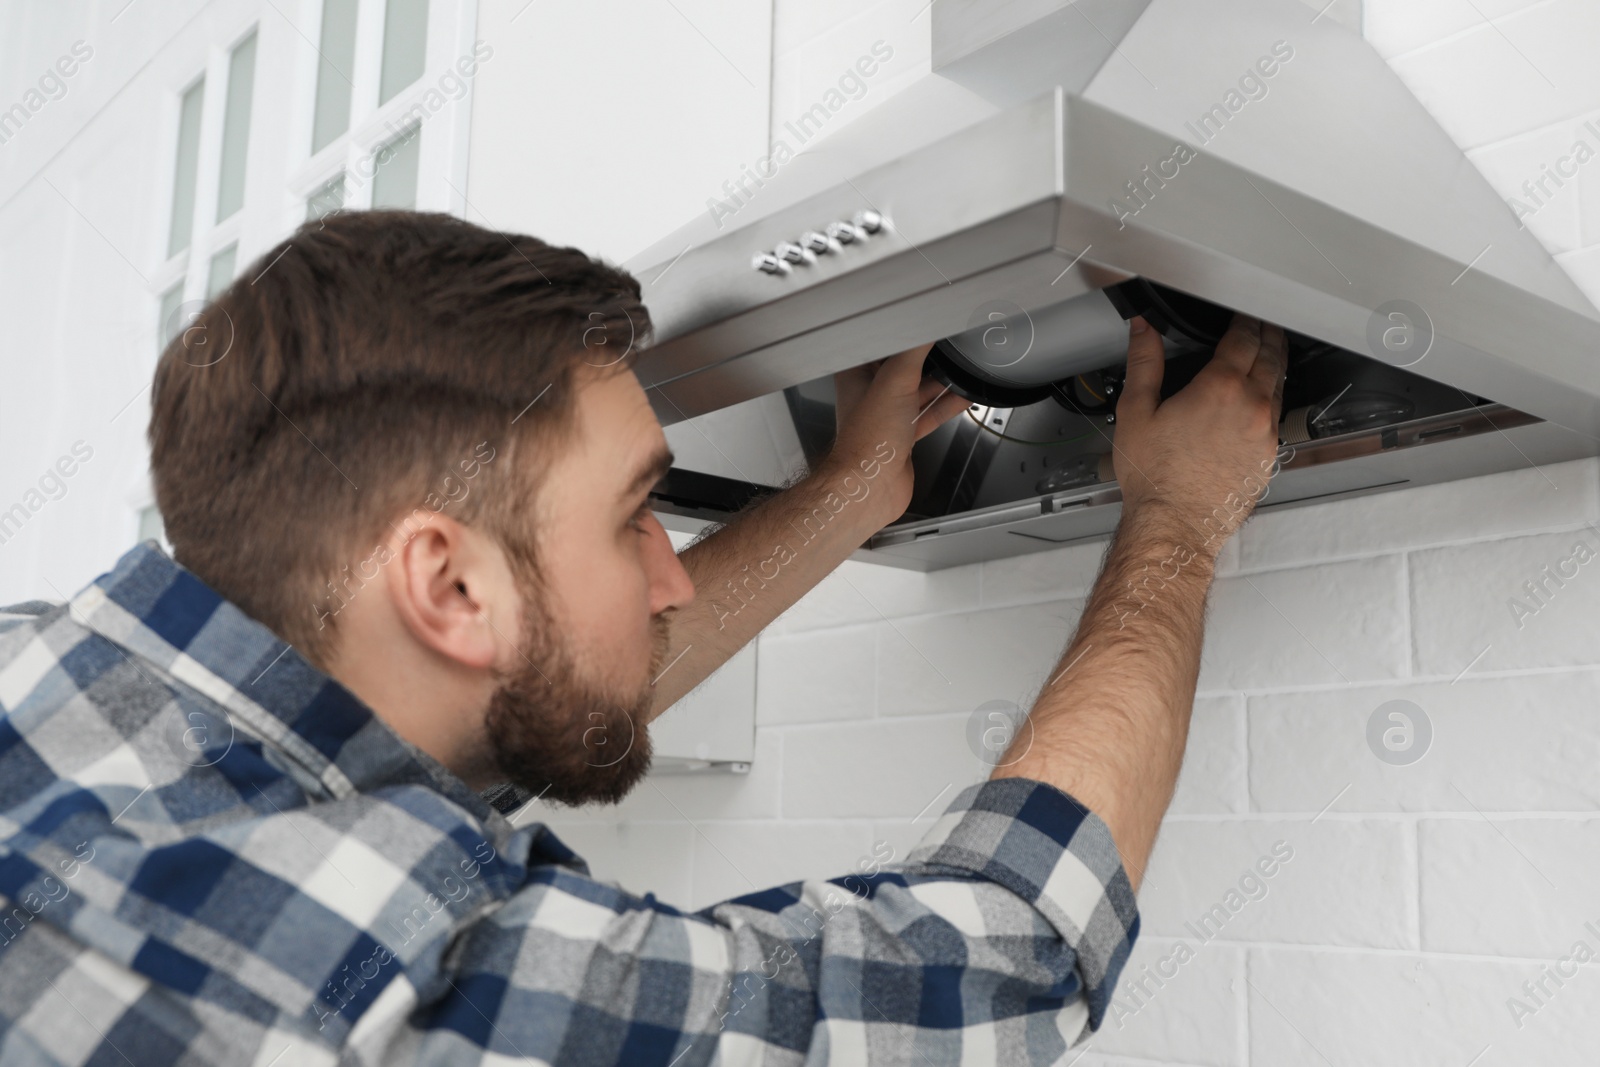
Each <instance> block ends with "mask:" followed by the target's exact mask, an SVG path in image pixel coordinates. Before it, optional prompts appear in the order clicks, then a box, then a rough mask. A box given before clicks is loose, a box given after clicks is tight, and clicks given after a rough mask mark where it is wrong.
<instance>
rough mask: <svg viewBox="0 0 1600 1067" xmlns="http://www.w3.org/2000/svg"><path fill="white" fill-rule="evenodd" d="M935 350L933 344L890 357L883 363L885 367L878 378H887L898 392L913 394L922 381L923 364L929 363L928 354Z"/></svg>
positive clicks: (880, 369) (879, 372) (880, 370)
mask: <svg viewBox="0 0 1600 1067" xmlns="http://www.w3.org/2000/svg"><path fill="white" fill-rule="evenodd" d="M932 350H933V343H932V342H929V343H928V344H925V345H918V346H917V347H916V348H908V349H906V350H905V351H904V352H901V353H898V354H897V355H893V356H890V357H889V358H887V359H885V360H883V361H882V363H883V366H882V367H880V368H879V370H878V377H880V378H882V377H885V376H887V378H888V384H890V385H892V386H894V387H895V388H896V389H897V390H904V391H905V392H908V393H909V392H911V391H912V390H913V389H915V388H916V387H917V383H918V382H920V381H922V364H923V363H924V362H926V361H927V358H928V353H929V352H930V351H932Z"/></svg>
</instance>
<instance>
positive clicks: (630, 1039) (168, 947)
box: [0, 542, 1138, 1067]
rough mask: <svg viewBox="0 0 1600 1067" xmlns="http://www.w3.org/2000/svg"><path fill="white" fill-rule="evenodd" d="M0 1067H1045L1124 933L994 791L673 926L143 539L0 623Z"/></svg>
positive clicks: (1083, 823)
mask: <svg viewBox="0 0 1600 1067" xmlns="http://www.w3.org/2000/svg"><path fill="white" fill-rule="evenodd" d="M0 711H3V713H4V716H3V718H0V1062H3V1063H7V1064H10V1063H27V1064H72V1065H79V1064H85V1065H86V1064H123V1063H127V1064H135V1065H140V1067H142V1065H145V1064H160V1065H162V1067H168V1065H172V1064H200V1063H206V1064H215V1063H226V1064H254V1065H256V1067H268V1065H277V1067H289V1065H299V1064H335V1063H338V1064H373V1065H378V1064H383V1065H392V1064H413V1063H426V1064H490V1063H496V1064H498V1063H509V1062H512V1061H513V1060H515V1061H517V1062H534V1063H550V1064H610V1063H624V1064H661V1065H663V1067H668V1065H671V1067H698V1065H701V1064H709V1063H721V1064H731V1063H760V1064H799V1063H802V1062H804V1063H807V1064H823V1063H836V1064H847V1063H848V1064H855V1063H874V1064H889V1063H894V1064H921V1065H926V1064H955V1063H962V1064H968V1063H1005V1064H1022V1063H1039V1064H1042V1063H1052V1062H1055V1061H1057V1060H1058V1059H1060V1058H1061V1057H1062V1055H1063V1053H1064V1052H1065V1050H1066V1049H1067V1048H1068V1047H1069V1046H1071V1045H1072V1044H1073V1043H1075V1042H1076V1041H1078V1040H1079V1038H1080V1037H1082V1036H1084V1035H1085V1034H1086V1033H1087V1032H1088V1030H1089V1029H1092V1028H1095V1027H1098V1026H1099V1024H1100V1019H1101V1016H1102V1013H1103V1012H1104V1011H1105V1009H1106V1005H1107V1000H1108V998H1109V996H1110V994H1111V991H1112V987H1113V985H1114V983H1115V981H1116V978H1117V975H1118V974H1119V972H1120V971H1121V969H1122V966H1123V964H1124V963H1125V962H1126V960H1127V957H1128V951H1129V949H1130V947H1131V945H1132V942H1133V939H1134V937H1135V936H1136V934H1137V930H1138V917H1137V913H1136V909H1135V905H1134V899H1133V894H1132V893H1131V891H1130V889H1129V884H1128V880H1127V876H1126V874H1125V872H1124V871H1123V868H1122V865H1121V862H1120V860H1119V857H1118V855H1117V851H1116V849H1115V847H1114V846H1113V844H1112V841H1111V837H1110V834H1109V833H1108V831H1107V830H1106V827H1105V824H1104V823H1102V822H1101V821H1100V820H1099V819H1098V818H1096V817H1095V816H1094V815H1092V814H1090V813H1088V812H1086V811H1084V810H1083V809H1082V808H1081V807H1080V806H1079V805H1077V803H1076V802H1074V801H1073V800H1071V799H1070V798H1068V797H1067V796H1066V795H1065V794H1063V793H1061V792H1060V791H1058V790H1056V789H1055V788H1053V787H1051V786H1048V785H1043V784H1040V783H1037V782H1030V781H1026V780H1022V779H1010V780H1001V781H992V782H987V783H983V784H980V785H974V786H971V787H969V788H968V789H966V790H965V791H963V792H962V793H961V794H960V796H959V797H958V798H957V799H956V800H955V802H954V803H953V804H952V805H951V807H950V809H949V810H948V811H947V812H946V813H945V814H944V815H943V816H942V817H941V818H940V819H939V821H938V823H937V824H936V825H935V826H934V827H933V828H932V830H931V831H930V832H929V833H928V835H927V837H926V838H925V839H924V840H923V841H922V843H921V844H920V845H919V846H918V847H917V848H916V849H915V850H914V851H913V852H912V853H911V855H910V856H909V857H908V858H907V861H906V862H904V863H900V864H893V865H890V866H887V867H884V868H883V869H881V870H879V871H877V872H875V873H871V874H856V875H847V876H844V877H840V878H833V879H829V880H826V881H809V882H797V883H794V884H792V885H786V886H782V887H780V888H776V889H769V890H766V891H764V892H760V893H753V894H750V895H748V896H744V897H740V898H738V899H737V900H731V901H728V902H726V903H722V904H717V905H714V906H712V907H709V908H706V909H704V910H703V911H699V912H694V913H686V912H682V911H678V910H676V909H674V908H672V907H669V906H668V905H666V904H663V903H661V902H660V901H658V900H656V899H655V898H654V897H653V896H650V895H646V896H644V897H638V896H634V895H632V894H630V893H628V892H625V891H623V890H622V889H620V888H618V887H616V886H613V885H610V884H607V883H604V882H600V881H597V880H596V879H594V878H591V877H590V876H589V873H588V869H587V868H586V867H585V865H584V863H583V861H582V860H580V859H579V858H578V857H577V856H575V855H574V854H573V853H572V852H571V851H569V850H568V849H567V848H566V847H565V846H563V845H562V844H561V842H560V841H558V840H556V838H555V837H554V835H552V834H551V833H550V831H549V830H548V829H546V828H545V827H544V826H542V825H540V824H537V823H535V824H531V825H528V826H524V827H520V828H516V827H513V826H512V825H511V824H510V823H509V822H508V821H507V820H506V818H505V816H504V815H503V814H502V813H501V812H500V811H498V810H496V809H495V807H494V806H492V805H490V804H489V803H488V802H487V801H486V800H485V799H484V797H482V796H480V795H479V794H477V793H475V792H473V791H472V790H471V789H469V788H468V787H467V786H466V785H465V784H464V783H463V782H462V781H461V780H460V779H458V778H456V777H455V776H454V775H453V774H451V773H450V772H449V771H447V770H446V769H444V767H442V766H441V765H440V764H439V763H437V762H436V761H434V760H433V759H431V758H429V757H428V756H427V755H425V754H424V753H422V752H420V751H418V750H417V749H416V748H414V747H412V746H410V745H408V744H407V743H405V742H404V741H402V740H400V738H399V737H398V736H396V735H395V734H394V733H393V731H391V730H390V729H389V728H388V727H387V726H386V725H385V724H384V723H383V722H382V721H381V720H380V719H378V718H377V717H376V716H375V715H374V714H373V713H372V711H371V710H370V709H368V708H367V707H366V706H365V705H363V704H362V703H361V702H360V701H359V700H357V699H356V697H355V696H353V695H352V694H351V693H350V692H349V691H348V690H346V689H345V688H344V687H343V686H341V685H340V684H339V683H337V682H335V681H333V680H332V679H331V678H329V677H328V676H326V675H324V674H322V673H321V672H319V671H318V670H316V669H315V668H313V667H312V666H311V665H310V664H308V663H307V662H306V661H305V660H304V659H302V658H301V657H300V655H299V654H298V653H297V652H296V651H295V650H294V649H292V648H290V647H288V646H287V645H285V644H284V643H283V642H282V641H281V640H279V639H278V638H277V637H275V636H273V634H272V633H271V632H270V631H269V630H267V629H266V628H265V627H264V626H262V625H260V624H259V623H257V622H255V621H253V620H252V619H250V618H249V617H248V616H246V615H245V614H244V613H243V612H241V611H240V610H239V609H238V608H236V607H235V606H234V605H232V604H230V603H228V602H227V601H225V600H223V599H222V598H221V597H219V596H218V595H217V594H216V593H215V592H214V591H212V590H211V589H210V588H209V587H207V586H206V585H205V584H204V583H202V582H201V581H199V580H198V579H197V578H196V577H195V576H194V575H193V574H191V573H190V572H189V571H187V570H185V569H184V568H183V567H181V566H179V565H178V564H177V563H175V562H174V561H173V560H172V559H170V558H169V557H168V556H167V555H166V554H165V553H163V552H162V551H161V550H160V548H159V547H158V546H156V544H155V543H154V542H146V543H144V544H141V545H139V546H138V547H136V548H134V549H133V550H132V551H130V552H128V553H127V554H126V555H125V556H123V557H122V559H121V560H120V561H119V562H118V563H117V566H116V569H115V570H113V571H112V572H111V573H109V574H106V575H103V576H101V577H100V578H99V579H98V580H96V581H95V582H94V584H92V585H90V586H88V587H87V588H85V589H84V590H83V591H82V592H80V593H79V594H77V595H76V596H75V597H73V599H72V600H71V602H70V603H69V604H49V603H45V602H42V601H30V602H28V603H25V604H18V605H14V606H12V607H10V608H6V609H0Z"/></svg>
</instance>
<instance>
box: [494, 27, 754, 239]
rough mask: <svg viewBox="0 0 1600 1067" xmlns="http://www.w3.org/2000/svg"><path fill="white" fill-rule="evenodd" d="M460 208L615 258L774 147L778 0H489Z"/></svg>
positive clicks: (716, 192) (678, 222)
mask: <svg viewBox="0 0 1600 1067" xmlns="http://www.w3.org/2000/svg"><path fill="white" fill-rule="evenodd" d="M476 33H477V37H478V39H479V40H481V41H482V42H483V43H484V44H486V45H487V46H488V47H489V48H490V49H492V55H491V56H490V57H489V58H488V59H487V60H486V61H484V62H483V64H482V66H481V67H480V69H479V71H478V74H477V77H476V79H475V83H474V85H473V104H472V134H471V140H470V150H469V152H470V155H469V161H468V170H467V188H466V191H465V193H466V202H467V204H466V209H465V211H466V215H467V217H468V218H470V219H471V220H472V221H474V222H478V223H480V224H483V225H486V226H490V227H493V228H494V229H498V230H509V231H517V232H522V233H530V234H533V235H534V236H536V237H540V238H543V239H544V240H547V241H551V242H553V243H556V244H570V245H576V246H577V247H579V248H582V249H583V250H584V251H586V252H588V253H590V254H591V255H599V256H603V257H604V258H606V259H608V260H611V261H613V262H618V263H620V262H621V261H623V260H624V259H627V258H628V257H629V256H631V255H633V254H634V253H635V252H638V251H640V250H642V249H643V248H645V247H646V246H648V245H649V244H651V243H652V242H653V241H655V240H657V239H659V238H660V237H661V236H663V235H664V234H667V233H670V232H671V231H673V230H675V229H677V228H678V227H679V226H682V225H683V223H684V221H685V220H687V219H688V218H689V217H690V216H692V215H693V214H694V213H695V212H697V211H706V210H708V208H707V202H708V200H710V199H712V198H713V197H725V196H726V195H727V194H726V193H725V192H724V191H723V183H724V182H734V181H737V180H738V179H739V178H740V176H741V174H742V173H743V172H744V169H745V168H747V167H748V166H750V165H753V164H754V163H755V161H757V160H759V159H760V158H761V157H763V156H764V155H766V153H767V134H768V111H769V102H770V97H771V57H772V8H771V5H770V3H763V2H757V3H745V4H717V3H713V2H711V0H586V2H584V3H581V4H572V3H558V2H554V0H481V3H480V4H479V8H478V23H477V30H476Z"/></svg>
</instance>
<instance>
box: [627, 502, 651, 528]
mask: <svg viewBox="0 0 1600 1067" xmlns="http://www.w3.org/2000/svg"><path fill="white" fill-rule="evenodd" d="M649 517H650V505H649V504H648V503H644V504H640V505H639V510H638V511H635V512H634V513H633V518H632V519H630V520H628V525H629V526H632V527H633V528H634V529H635V530H638V531H639V532H640V533H644V532H645V530H644V523H645V520H646V519H648V518H649Z"/></svg>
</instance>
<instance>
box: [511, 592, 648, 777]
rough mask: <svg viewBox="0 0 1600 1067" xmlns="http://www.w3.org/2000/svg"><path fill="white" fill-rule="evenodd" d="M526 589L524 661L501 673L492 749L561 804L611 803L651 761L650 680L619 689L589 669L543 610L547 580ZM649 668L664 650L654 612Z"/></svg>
mask: <svg viewBox="0 0 1600 1067" xmlns="http://www.w3.org/2000/svg"><path fill="white" fill-rule="evenodd" d="M517 584H518V586H519V588H520V591H521V594H522V601H523V604H524V608H523V633H524V635H525V637H524V639H523V643H522V647H521V648H520V649H519V650H518V651H519V652H520V653H521V656H520V661H521V665H520V666H519V667H518V668H516V669H515V670H513V671H512V672H510V673H509V674H506V675H504V676H503V680H502V682H501V685H500V687H499V689H497V690H496V691H495V694H494V696H493V697H491V698H490V701H489V710H488V713H487V715H486V716H485V719H484V727H485V732H486V734H487V739H488V744H489V752H490V755H491V756H492V758H493V759H494V761H495V764H496V766H497V767H498V768H499V770H500V772H501V773H502V774H503V775H504V776H505V779H506V780H507V781H509V782H510V783H511V784H512V785H515V786H518V787H520V788H522V789H525V790H528V791H529V792H530V793H532V794H533V795H534V796H536V797H542V798H543V799H545V800H547V801H551V802H553V803H557V804H566V805H572V806H576V805H580V804H593V803H604V804H615V803H617V802H618V801H620V800H621V799H622V798H623V797H625V796H626V795H627V794H628V792H629V791H630V790H632V789H633V787H634V786H635V785H637V784H638V783H639V780H640V779H641V778H643V777H644V775H645V772H647V771H648V770H649V769H650V758H651V748H650V734H649V731H648V730H647V729H646V726H645V723H646V722H647V721H648V719H649V715H650V709H651V706H652V705H653V703H654V700H655V689H654V686H653V683H646V684H644V685H642V686H640V687H639V688H638V689H636V690H634V691H633V692H625V693H623V694H621V695H620V696H617V695H614V694H613V689H614V688H615V687H614V686H606V685H604V684H602V683H601V682H599V681H597V680H595V679H594V678H593V675H592V673H591V672H589V671H586V670H585V668H586V667H587V664H586V663H585V662H584V660H583V658H582V657H581V656H579V655H578V654H577V652H576V651H575V650H574V649H573V648H572V647H571V646H570V644H569V643H568V642H567V641H566V640H565V639H564V638H563V637H562V632H561V628H560V626H559V625H558V624H557V623H556V621H555V619H553V618H552V617H551V615H550V612H549V610H548V609H547V607H546V605H545V602H544V597H543V596H542V595H541V594H542V592H543V590H542V588H541V583H539V581H538V580H537V578H536V577H533V576H529V577H524V578H521V579H519V580H518V583H517ZM651 630H652V633H651V637H652V641H651V655H650V672H649V676H650V677H651V678H652V679H653V678H655V677H656V676H657V674H658V672H659V671H660V669H661V665H662V661H663V660H664V659H665V657H666V651H667V642H668V635H669V629H668V622H667V618H666V616H665V615H657V616H655V617H654V618H653V619H652V620H651Z"/></svg>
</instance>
